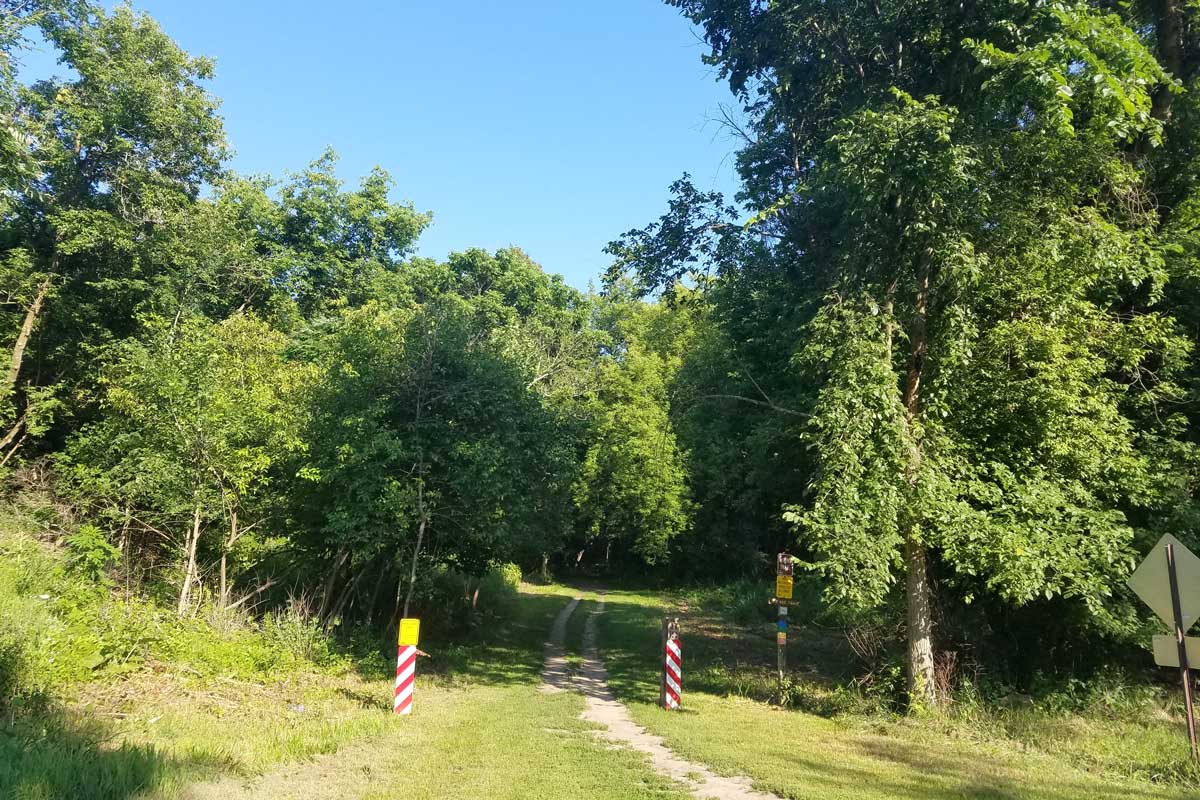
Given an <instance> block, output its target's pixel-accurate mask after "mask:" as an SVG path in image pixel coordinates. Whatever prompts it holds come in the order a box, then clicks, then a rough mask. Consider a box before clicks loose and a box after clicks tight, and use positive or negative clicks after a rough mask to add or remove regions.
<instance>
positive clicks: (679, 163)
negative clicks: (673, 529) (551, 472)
mask: <svg viewBox="0 0 1200 800" xmlns="http://www.w3.org/2000/svg"><path fill="white" fill-rule="evenodd" d="M134 5H135V7H136V8H138V9H139V10H143V11H146V12H148V13H149V14H150V15H151V16H153V17H154V18H155V19H157V20H158V21H159V23H160V24H161V25H162V26H163V27H164V29H165V30H166V31H167V32H168V33H169V34H170V35H171V36H172V37H173V38H174V39H175V40H176V41H178V42H179V43H180V44H181V45H182V46H183V47H184V48H185V49H187V50H188V51H189V52H191V53H193V54H204V55H209V56H212V57H214V58H215V59H216V61H217V77H216V80H215V81H213V82H212V85H211V88H212V91H213V93H214V94H216V95H217V96H218V97H221V98H222V99H223V101H224V102H223V106H222V112H223V115H224V117H225V122H226V127H227V130H228V134H229V139H230V142H231V143H232V145H233V147H234V149H235V150H236V156H235V158H234V160H233V166H234V168H235V169H237V170H239V171H241V172H259V173H262V172H265V173H270V174H273V175H281V174H282V173H283V172H284V171H285V170H289V169H290V170H295V169H299V168H301V167H303V166H304V165H305V164H307V163H308V162H309V161H311V160H313V159H314V158H316V157H317V156H318V155H319V154H320V153H321V151H322V150H323V149H324V148H325V147H326V146H327V145H332V146H333V147H334V148H335V149H336V150H337V151H338V153H339V154H340V156H341V162H340V173H341V176H342V177H343V178H344V179H345V180H346V181H347V182H348V183H351V184H353V183H356V182H357V180H358V178H359V177H361V176H362V175H364V174H366V172H367V171H368V170H369V169H370V168H371V167H372V166H373V165H375V164H379V165H381V166H383V167H384V168H385V169H387V170H388V171H389V172H391V174H392V176H393V177H394V178H395V180H396V183H397V188H396V192H395V195H396V197H397V198H398V199H406V200H411V201H413V203H414V204H415V205H416V207H417V208H418V209H420V210H429V211H433V213H434V224H433V226H432V227H431V228H430V229H429V230H428V231H427V232H426V234H425V235H424V236H423V237H422V240H421V246H420V252H421V254H422V255H427V256H431V257H436V258H442V257H444V256H445V255H446V254H447V253H448V252H450V251H451V250H462V249H465V248H467V247H472V246H479V247H486V248H489V249H494V248H497V247H504V246H507V245H510V244H515V245H518V246H520V247H523V248H524V249H525V250H526V251H527V252H529V253H530V255H532V256H533V257H534V258H535V259H536V260H537V261H539V262H540V263H541V264H542V265H543V266H544V267H545V268H546V269H547V270H548V271H551V272H560V273H562V274H563V275H564V276H566V278H567V280H568V281H569V282H570V283H572V284H574V285H575V286H578V287H580V288H585V287H586V286H587V284H588V281H589V280H591V279H593V278H595V277H596V276H597V275H598V274H599V273H600V271H601V270H602V269H603V268H604V266H605V265H606V264H607V262H608V259H607V257H606V256H605V255H604V254H603V253H602V252H601V249H602V248H603V247H604V245H605V244H606V243H607V242H609V241H610V240H611V239H613V238H615V237H616V236H617V235H618V234H620V233H622V232H624V231H626V230H628V229H629V228H632V227H637V226H642V225H645V224H647V223H649V222H650V221H652V220H653V219H656V218H657V217H658V216H659V215H660V214H661V213H662V212H663V210H664V209H665V206H666V199H667V192H666V189H667V185H668V184H669V183H670V182H671V181H672V180H674V179H675V178H677V177H679V175H680V174H681V173H683V172H684V171H687V172H690V173H692V175H693V178H694V179H695V181H696V183H697V184H698V185H699V186H701V187H704V188H717V189H721V190H723V191H726V192H727V193H729V194H732V191H733V190H734V188H735V187H736V180H735V175H734V169H733V161H732V156H731V155H730V154H731V151H732V150H734V149H735V143H734V142H732V141H731V140H730V139H729V137H728V136H727V135H726V134H725V133H724V132H723V131H722V129H721V128H720V126H719V125H717V124H716V123H715V122H712V121H711V120H712V119H713V118H714V117H716V116H717V113H718V111H719V108H720V106H721V105H722V104H725V105H729V104H731V102H732V100H733V98H732V96H731V95H730V93H729V91H728V89H727V88H726V87H725V85H724V84H721V83H718V82H717V81H716V76H715V74H714V72H713V70H712V69H711V68H710V67H707V66H705V65H704V64H703V63H701V60H700V59H701V56H702V55H703V53H704V52H705V49H704V46H703V45H702V43H701V42H700V41H699V39H698V38H697V36H696V34H695V32H694V31H693V29H692V26H691V25H690V23H689V22H688V21H687V20H685V19H683V18H682V17H680V16H679V15H678V13H677V11H676V10H675V9H674V8H671V7H668V6H666V5H664V4H663V3H661V2H658V0H599V2H587V3H584V2H578V1H577V0H541V1H540V2H533V1H529V0H526V1H516V2H497V1H496V0H492V1H491V2H484V1H482V0H465V1H464V2H457V3H448V2H440V3H439V2H415V1H414V0H403V1H401V2H386V1H385V0H345V2H341V3H328V2H320V3H318V2H308V1H307V0H302V1H300V2H287V1H286V0H236V1H235V0H203V1H202V2H201V1H199V0H138V1H137V2H135V3H134ZM26 62H27V65H28V67H29V73H33V72H36V71H39V70H41V69H44V68H45V64H44V63H43V62H44V59H42V58H37V57H34V58H30V59H27V60H26ZM29 77H34V76H33V75H32V74H30V75H29ZM38 77H41V76H40V75H39V76H38Z"/></svg>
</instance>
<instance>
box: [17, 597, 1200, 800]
mask: <svg viewBox="0 0 1200 800" xmlns="http://www.w3.org/2000/svg"><path fill="white" fill-rule="evenodd" d="M576 595H581V596H583V597H584V602H583V603H581V604H580V606H579V608H578V609H577V610H576V612H575V614H574V615H573V617H572V619H571V621H570V623H569V624H568V626H567V651H568V662H569V664H571V665H575V664H577V663H578V654H579V650H580V646H581V641H582V633H583V624H584V621H585V619H586V617H587V614H588V612H589V611H591V610H594V608H595V607H596V601H597V599H598V595H597V594H596V593H595V592H594V591H593V590H590V589H576V588H572V587H567V586H560V585H554V586H543V587H528V590H527V591H526V592H524V593H523V594H522V595H521V599H520V607H519V609H518V612H517V613H516V615H515V616H514V617H513V618H512V619H511V620H509V621H508V622H506V623H504V624H502V625H497V626H496V628H495V629H493V630H489V631H485V632H484V634H483V641H482V642H479V643H476V644H473V645H469V646H463V645H439V644H436V643H429V644H428V645H426V647H427V648H428V649H429V651H430V652H431V655H432V659H431V660H425V659H422V660H421V662H420V667H421V672H420V676H419V679H418V686H417V693H416V708H415V713H414V714H413V716H411V717H408V718H396V717H395V716H394V715H392V714H391V713H390V696H391V676H390V675H389V674H388V672H389V671H388V670H387V669H383V668H382V666H383V665H382V664H381V665H378V666H377V667H374V668H371V669H366V668H364V669H362V670H359V671H358V672H351V673H348V674H344V675H309V676H297V675H290V676H281V679H280V681H279V682H278V683H275V684H271V685H259V684H251V683H239V682H236V681H231V680H220V679H218V680H215V681H213V680H200V679H198V678H197V679H189V678H188V676H187V673H186V669H183V670H175V672H173V673H172V674H170V675H167V674H156V673H153V672H150V673H144V674H141V675H138V676H134V677H131V678H129V679H127V680H126V681H125V682H123V683H118V684H113V685H108V686H97V687H92V688H91V689H90V690H89V691H87V692H84V693H82V694H81V697H80V700H79V702H77V703H75V704H74V705H73V706H72V713H71V714H70V715H69V716H68V717H64V719H63V724H62V726H61V730H57V731H44V732H43V735H41V736H40V737H33V738H31V739H30V740H29V741H27V742H25V744H24V747H23V749H21V750H20V751H19V752H18V751H17V750H13V749H10V750H8V751H6V752H5V753H0V755H5V756H6V761H7V763H5V764H0V797H3V798H5V799H6V800H7V798H10V797H11V798H17V799H18V800H52V799H53V800H57V798H67V797H69V798H72V799H73V800H74V799H75V798H78V799H79V800H92V799H93V798H106V799H108V798H116V799H117V800H135V799H140V800H251V799H253V800H258V799H259V798H261V799H262V800H267V798H270V800H289V799H290V800H301V798H308V799H310V800H316V799H318V798H322V799H325V798H330V799H331V798H348V799H360V800H364V799H365V800H384V798H392V797H397V796H404V797H412V798H429V799H430V800H432V799H433V798H457V797H486V798H501V799H507V798H511V799H512V800H517V799H518V798H520V799H521V800H542V799H544V800H574V799H575V798H578V800H623V799H624V798H663V800H668V799H671V798H684V797H687V796H688V795H687V794H686V793H685V792H684V791H683V790H682V789H681V788H680V787H678V786H676V785H673V784H671V783H669V782H668V781H666V780H665V779H663V778H661V777H659V776H658V775H656V774H655V773H654V772H653V771H652V770H651V768H650V766H649V764H648V763H647V761H646V759H645V758H644V757H643V756H642V755H640V754H638V753H636V752H632V751H630V750H626V749H621V748H614V747H613V746H611V745H610V744H608V743H606V742H602V741H599V740H598V739H597V738H596V736H595V730H594V728H592V726H590V725H589V724H588V723H585V722H582V721H581V720H580V719H579V715H580V713H581V711H582V710H583V707H584V701H583V699H582V698H581V697H580V696H579V695H576V694H573V693H564V694H547V693H544V692H542V691H540V689H539V685H540V674H541V667H542V658H543V643H544V641H545V639H546V638H547V634H548V631H549V629H550V625H551V622H552V620H553V618H554V616H555V614H556V613H557V612H558V611H559V610H560V609H561V608H562V606H563V605H564V604H565V603H566V602H567V600H568V599H569V598H570V597H572V596H576ZM606 601H607V603H606V608H607V611H606V613H605V614H604V615H602V616H601V617H600V642H601V646H602V648H603V655H604V657H605V659H606V661H607V665H608V669H609V672H610V679H611V684H612V687H613V689H614V691H615V692H616V694H617V695H618V697H619V698H620V699H622V700H623V701H625V702H626V703H627V704H628V705H629V707H630V710H631V713H632V714H633V717H634V718H635V719H636V720H637V721H638V722H639V723H640V724H642V725H644V726H645V727H647V728H648V729H650V730H651V731H652V732H654V733H657V734H659V735H661V736H663V737H664V738H665V740H666V742H667V744H668V746H670V747H671V748H672V749H674V750H675V751H676V752H677V753H678V754H679V755H681V756H683V757H685V758H687V759H689V760H692V761H696V762H699V763H703V764H706V765H708V766H710V767H711V768H712V769H714V770H715V771H717V772H720V773H723V774H742V775H747V776H749V777H750V778H752V779H753V781H754V783H755V786H756V787H757V788H760V789H763V790H768V791H771V792H774V793H776V794H778V795H780V796H782V797H789V798H795V799H796V800H801V799H802V798H803V799H806V800H808V799H811V800H817V799H818V798H819V799H820V800H882V799H883V798H901V799H902V800H904V799H909V798H911V799H912V800H916V798H921V799H922V800H948V799H949V798H967V799H969V800H983V799H985V798H987V799H992V798H994V799H995V800H1012V799H1014V798H1034V799H1035V800H1050V798H1055V800H1058V799H1059V798H1062V799H1064V800H1075V799H1076V798H1078V799H1079V800H1084V799H1085V798H1086V800H1117V798H1131V797H1142V798H1162V799H1163V800H1168V799H1170V800H1175V799H1176V798H1180V799H1181V798H1186V797H1195V796H1196V793H1195V792H1194V791H1190V790H1188V789H1186V788H1184V787H1182V786H1178V785H1174V786H1173V785H1168V784H1162V785H1157V784H1153V783H1151V782H1148V781H1137V780H1133V779H1129V778H1125V777H1121V776H1119V775H1114V774H1106V773H1104V772H1103V771H1102V770H1100V771H1097V769H1096V768H1095V767H1094V766H1093V768H1092V771H1091V772H1089V771H1087V770H1084V769H1081V768H1079V766H1078V764H1075V763H1074V762H1073V759H1072V758H1071V757H1070V755H1069V754H1058V755H1056V754H1053V753H1047V752H1039V751H1037V750H1035V749H1033V748H1030V747H1027V746H1025V745H1023V744H1021V743H1020V742H1018V741H1015V740H1012V739H1009V738H1006V737H1004V736H991V737H972V736H970V735H968V734H965V733H964V732H963V729H961V728H958V727H955V726H949V725H948V726H939V725H938V724H935V723H931V722H929V721H909V720H904V719H902V718H894V717H893V718H889V717H885V716H878V717H871V716H863V715H845V716H840V717H831V716H824V715H818V714H810V713H804V712H801V711H795V710H782V709H780V708H778V707H775V706H772V705H770V704H768V703H766V702H761V701H759V700H753V699H748V698H746V697H743V696H739V695H740V694H747V693H749V692H744V693H739V692H738V691H730V690H729V686H730V683H729V680H730V678H729V675H728V674H725V673H720V674H718V673H719V671H720V670H721V669H722V667H720V666H719V664H720V663H723V662H722V656H728V655H729V653H730V652H734V651H736V652H737V653H738V658H741V657H743V656H747V655H748V654H750V655H752V654H754V653H757V652H758V650H760V649H762V657H763V658H762V660H763V661H764V662H769V660H770V657H771V652H772V651H771V645H770V642H769V640H768V639H766V637H765V636H763V635H762V634H761V633H755V632H754V631H745V630H744V631H740V632H739V631H738V630H737V629H736V627H730V628H729V629H728V630H726V631H725V632H724V633H723V634H722V636H720V637H718V636H716V635H715V634H713V632H712V628H711V625H712V621H711V620H708V621H706V622H705V625H701V624H699V621H698V620H689V619H688V618H686V617H685V628H684V645H685V651H684V685H685V695H684V703H685V710H684V712H682V713H667V712H664V711H661V710H659V709H658V708H656V706H655V704H654V701H655V697H656V691H657V674H658V672H657V671H658V641H659V639H658V637H659V631H658V624H659V619H660V618H661V616H662V614H663V613H664V610H665V609H666V608H667V607H669V605H670V604H669V603H668V600H667V599H665V598H664V597H662V596H660V595H658V594H655V593H639V592H625V591H612V592H608V593H607V594H606ZM726 634H727V636H726ZM725 660H727V659H725ZM750 694H752V693H750ZM1145 735H1146V736H1155V735H1158V733H1156V732H1155V731H1147V732H1146V734H1145ZM1126 743H1127V744H1128V746H1129V747H1130V748H1131V749H1134V750H1136V748H1137V746H1138V740H1137V739H1136V737H1135V736H1132V735H1131V736H1129V737H1128V738H1127V740H1126ZM1174 744H1175V742H1174V740H1172V745H1174Z"/></svg>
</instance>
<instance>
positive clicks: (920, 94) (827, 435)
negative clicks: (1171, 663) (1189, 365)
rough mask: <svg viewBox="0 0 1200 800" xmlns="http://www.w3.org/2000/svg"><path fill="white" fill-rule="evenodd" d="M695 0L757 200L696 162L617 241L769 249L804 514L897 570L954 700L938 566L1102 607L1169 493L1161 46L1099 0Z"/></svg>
mask: <svg viewBox="0 0 1200 800" xmlns="http://www.w3.org/2000/svg"><path fill="white" fill-rule="evenodd" d="M672 4H673V5H676V6H678V7H680V8H681V10H682V11H683V13H685V14H686V15H687V16H689V17H690V18H691V19H692V20H693V21H694V22H696V23H697V24H699V25H700V26H701V27H702V29H703V30H704V32H705V36H706V39H707V41H708V42H709V44H710V45H711V47H712V52H711V54H710V55H709V56H708V59H709V61H710V62H711V63H713V64H715V65H717V66H718V67H719V68H720V70H721V72H722V75H723V76H724V77H726V78H728V79H729V81H730V84H731V86H732V88H733V89H734V91H735V92H737V93H738V94H739V96H740V97H741V98H742V99H743V101H744V107H745V113H746V115H747V119H748V124H747V126H746V128H745V131H744V132H745V134H746V136H747V143H746V146H745V147H744V148H743V150H742V151H741V153H740V155H739V168H740V170H741V173H742V176H743V180H744V190H743V194H742V199H743V200H744V201H745V203H746V204H747V205H748V206H749V207H750V209H751V210H752V211H753V212H754V216H752V218H751V220H750V222H749V224H748V225H746V226H745V227H744V228H743V227H741V226H737V225H735V224H733V221H732V220H730V219H729V217H730V216H731V214H730V212H729V210H728V209H723V208H721V207H720V204H719V202H714V199H713V198H706V197H703V196H697V195H695V193H694V192H693V193H692V194H691V195H689V194H688V188H689V187H688V186H683V187H677V188H678V189H679V191H677V199H676V201H675V202H674V203H673V205H672V209H671V212H670V213H669V214H668V215H667V216H666V217H664V219H663V220H662V221H661V222H660V223H659V224H657V225H655V226H652V227H651V228H649V229H647V230H645V231H639V232H633V233H631V235H630V236H628V237H626V239H625V241H624V242H623V243H619V244H618V245H617V246H616V248H615V249H616V252H617V254H618V255H619V256H621V258H620V259H619V261H618V269H623V268H626V267H633V268H635V269H636V270H637V271H638V272H639V274H640V275H641V276H642V279H643V281H644V282H645V284H646V285H647V286H655V285H663V284H664V282H667V281H673V280H675V279H676V278H678V277H679V276H681V275H684V274H687V273H692V274H695V271H696V269H697V268H698V267H699V266H703V265H705V264H709V265H713V266H715V268H716V270H717V272H718V273H719V274H721V275H724V276H733V275H737V274H741V273H746V272H750V273H752V274H753V273H755V272H758V271H761V270H765V269H772V268H774V269H777V270H779V272H780V277H781V282H782V283H783V284H784V285H786V286H789V287H790V291H791V293H792V297H793V298H794V301H793V302H794V304H795V305H796V306H797V307H798V308H800V309H808V311H807V320H808V321H807V322H806V323H805V325H804V328H803V332H802V333H801V335H800V338H799V341H798V342H797V344H798V349H799V351H800V355H799V356H798V358H797V360H796V361H795V363H794V366H793V369H794V370H796V371H797V372H798V373H799V374H801V375H803V376H804V377H805V379H806V380H808V381H811V383H812V385H813V387H814V388H815V389H816V392H815V394H814V395H813V399H812V402H811V404H810V405H808V406H807V407H806V408H805V409H804V411H805V413H807V414H809V415H810V418H809V420H808V422H807V423H805V424H806V426H807V428H806V433H805V438H806V439H807V441H808V443H809V444H810V445H811V447H812V448H813V457H814V463H813V473H812V478H811V481H810V487H809V493H808V495H807V497H805V498H803V499H801V498H797V499H796V500H794V501H792V502H791V503H790V504H789V505H788V508H787V511H786V517H787V519H789V520H790V521H792V522H793V523H794V524H795V525H796V526H797V532H798V533H799V534H800V538H801V540H802V542H803V543H804V544H805V545H806V547H807V548H808V549H809V551H810V553H811V555H812V557H813V559H814V566H815V567H816V568H817V569H820V570H821V571H822V573H823V574H824V575H825V577H826V579H827V586H828V593H829V595H830V597H831V599H833V598H836V599H843V600H849V601H854V602H856V603H859V604H862V605H868V606H869V605H877V604H879V603H880V602H882V600H883V599H884V597H885V596H886V595H888V594H889V593H890V592H891V591H892V587H893V586H894V585H895V583H896V581H897V580H899V578H900V577H901V576H902V577H903V579H904V582H905V589H904V594H905V596H906V600H907V608H908V612H907V631H908V659H907V661H908V673H909V696H910V700H911V702H912V704H913V706H914V707H917V706H922V705H933V704H936V703H938V702H939V700H940V698H939V695H938V688H937V676H936V673H935V664H934V659H935V652H934V651H935V636H934V629H933V613H932V606H933V603H934V602H935V598H934V597H933V594H932V590H931V584H930V579H929V576H930V571H931V570H932V569H941V568H943V566H944V569H945V570H946V571H945V574H944V582H945V583H949V584H951V585H953V586H955V587H956V588H957V589H958V590H959V591H960V592H962V596H963V597H964V599H966V600H970V599H971V597H972V596H973V594H975V593H978V592H985V593H991V594H995V595H998V596H1000V597H1002V598H1005V599H1006V600H1007V601H1008V602H1010V603H1013V604H1022V603H1025V602H1028V601H1029V600H1030V599H1031V598H1033V597H1035V596H1039V595H1044V596H1048V597H1054V596H1062V597H1066V598H1075V599H1077V600H1078V601H1081V602H1083V603H1085V604H1087V606H1088V607H1089V608H1090V609H1091V610H1092V611H1093V613H1094V614H1096V615H1099V616H1100V617H1103V616H1104V614H1105V612H1106V609H1105V603H1106V600H1107V598H1108V596H1109V594H1110V591H1111V590H1110V589H1109V586H1111V585H1112V584H1113V583H1115V582H1116V581H1117V579H1118V577H1119V576H1120V575H1121V573H1122V572H1123V571H1124V570H1125V569H1126V568H1127V565H1128V563H1129V557H1130V544H1131V542H1132V541H1133V538H1134V531H1133V528H1132V527H1131V525H1130V516H1129V515H1130V514H1131V513H1135V512H1137V511H1138V510H1139V509H1148V508H1152V507H1155V506H1156V504H1157V505H1160V506H1161V505H1162V504H1163V503H1165V502H1167V495H1166V494H1164V493H1163V492H1162V491H1160V490H1161V488H1162V485H1163V482H1162V481H1161V480H1158V479H1156V478H1153V477H1152V475H1151V473H1152V472H1154V470H1153V469H1151V466H1150V459H1151V457H1152V455H1157V454H1158V453H1160V452H1161V451H1160V450H1156V449H1154V448H1152V447H1151V446H1150V444H1149V443H1148V442H1149V440H1152V439H1154V438H1156V437H1158V438H1161V437H1167V438H1170V436H1171V435H1172V431H1174V430H1175V429H1176V423H1175V422H1174V421H1173V420H1172V419H1171V418H1170V417H1169V414H1168V415H1167V417H1166V418H1164V416H1163V415H1159V416H1158V417H1157V418H1147V416H1146V415H1145V414H1144V411H1143V409H1144V408H1145V407H1146V406H1147V405H1149V406H1154V407H1155V408H1158V409H1163V408H1164V406H1169V405H1170V404H1171V403H1172V402H1174V401H1175V400H1176V399H1177V398H1178V390H1177V388H1176V386H1175V385H1174V384H1173V383H1172V380H1171V378H1172V376H1173V375H1174V374H1176V373H1177V372H1178V369H1179V367H1180V366H1181V363H1182V357H1183V356H1184V354H1186V352H1187V346H1186V343H1184V342H1183V341H1182V340H1181V339H1180V338H1179V336H1178V333H1177V329H1176V327H1175V324H1174V322H1173V321H1172V319H1171V318H1170V316H1169V315H1167V314H1164V313H1162V311H1161V310H1160V309H1158V308H1155V304H1156V303H1158V301H1159V300H1160V298H1161V297H1162V292H1163V287H1164V284H1165V282H1166V278H1167V276H1166V273H1165V271H1164V269H1163V266H1162V261H1161V259H1160V257H1159V255H1158V252H1157V251H1156V248H1155V246H1154V241H1155V236H1156V235H1157V219H1156V215H1155V214H1153V213H1151V212H1150V208H1151V205H1152V204H1151V203H1149V202H1148V201H1147V200H1148V199H1147V196H1146V195H1145V194H1144V193H1143V187H1144V183H1143V170H1144V169H1145V164H1144V162H1139V161H1137V160H1136V159H1131V153H1137V152H1139V150H1143V149H1145V148H1149V149H1153V148H1154V147H1155V145H1156V144H1157V143H1158V142H1160V141H1161V140H1162V137H1163V120H1164V119H1165V117H1164V115H1163V113H1162V111H1161V109H1160V108H1159V106H1160V105H1161V104H1162V103H1163V102H1165V97H1166V96H1167V95H1169V94H1170V93H1171V92H1173V91H1174V89H1172V88H1170V86H1169V84H1170V83H1171V79H1170V77H1169V76H1168V74H1167V72H1166V71H1165V70H1164V68H1163V65H1162V64H1160V62H1159V61H1158V60H1156V58H1155V54H1154V53H1153V52H1152V51H1151V50H1150V49H1148V48H1147V47H1146V46H1145V44H1144V43H1143V40H1142V39H1141V37H1140V36H1139V35H1138V34H1137V32H1136V31H1135V29H1134V27H1133V26H1132V25H1131V24H1130V23H1129V22H1128V21H1126V20H1122V19H1120V18H1118V17H1117V16H1115V15H1112V14H1109V13H1107V11H1105V10H1104V9H1103V8H1100V7H1097V6H1096V5H1087V4H1065V3H1050V4H1045V5H1039V6H1026V5H1024V4H1011V3H1007V2H995V3H984V4H982V5H980V4H973V5H972V6H971V7H970V8H969V9H968V8H967V7H960V6H954V5H945V4H939V3H916V4H914V3H909V2H880V3H875V4H865V5H863V4H860V5H854V6H849V7H846V8H839V9H837V10H836V11H834V10H831V9H830V8H829V6H828V4H825V3H820V2H810V1H809V0H793V1H792V2H785V3H772V4H769V5H764V4H759V3H746V2H738V1H736V0H734V1H730V0H673V2H672ZM1163 63H1166V62H1163ZM1167 68H1168V69H1170V67H1169V66H1168V67H1167ZM1156 109H1157V110H1156ZM751 235H752V236H756V237H757V239H758V243H757V244H754V243H752V242H749V241H747V239H748V237H749V236H751ZM723 279H725V278H723ZM1017 387H1019V388H1017ZM981 409H989V411H988V412H986V413H981ZM931 558H932V559H933V563H931Z"/></svg>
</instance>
